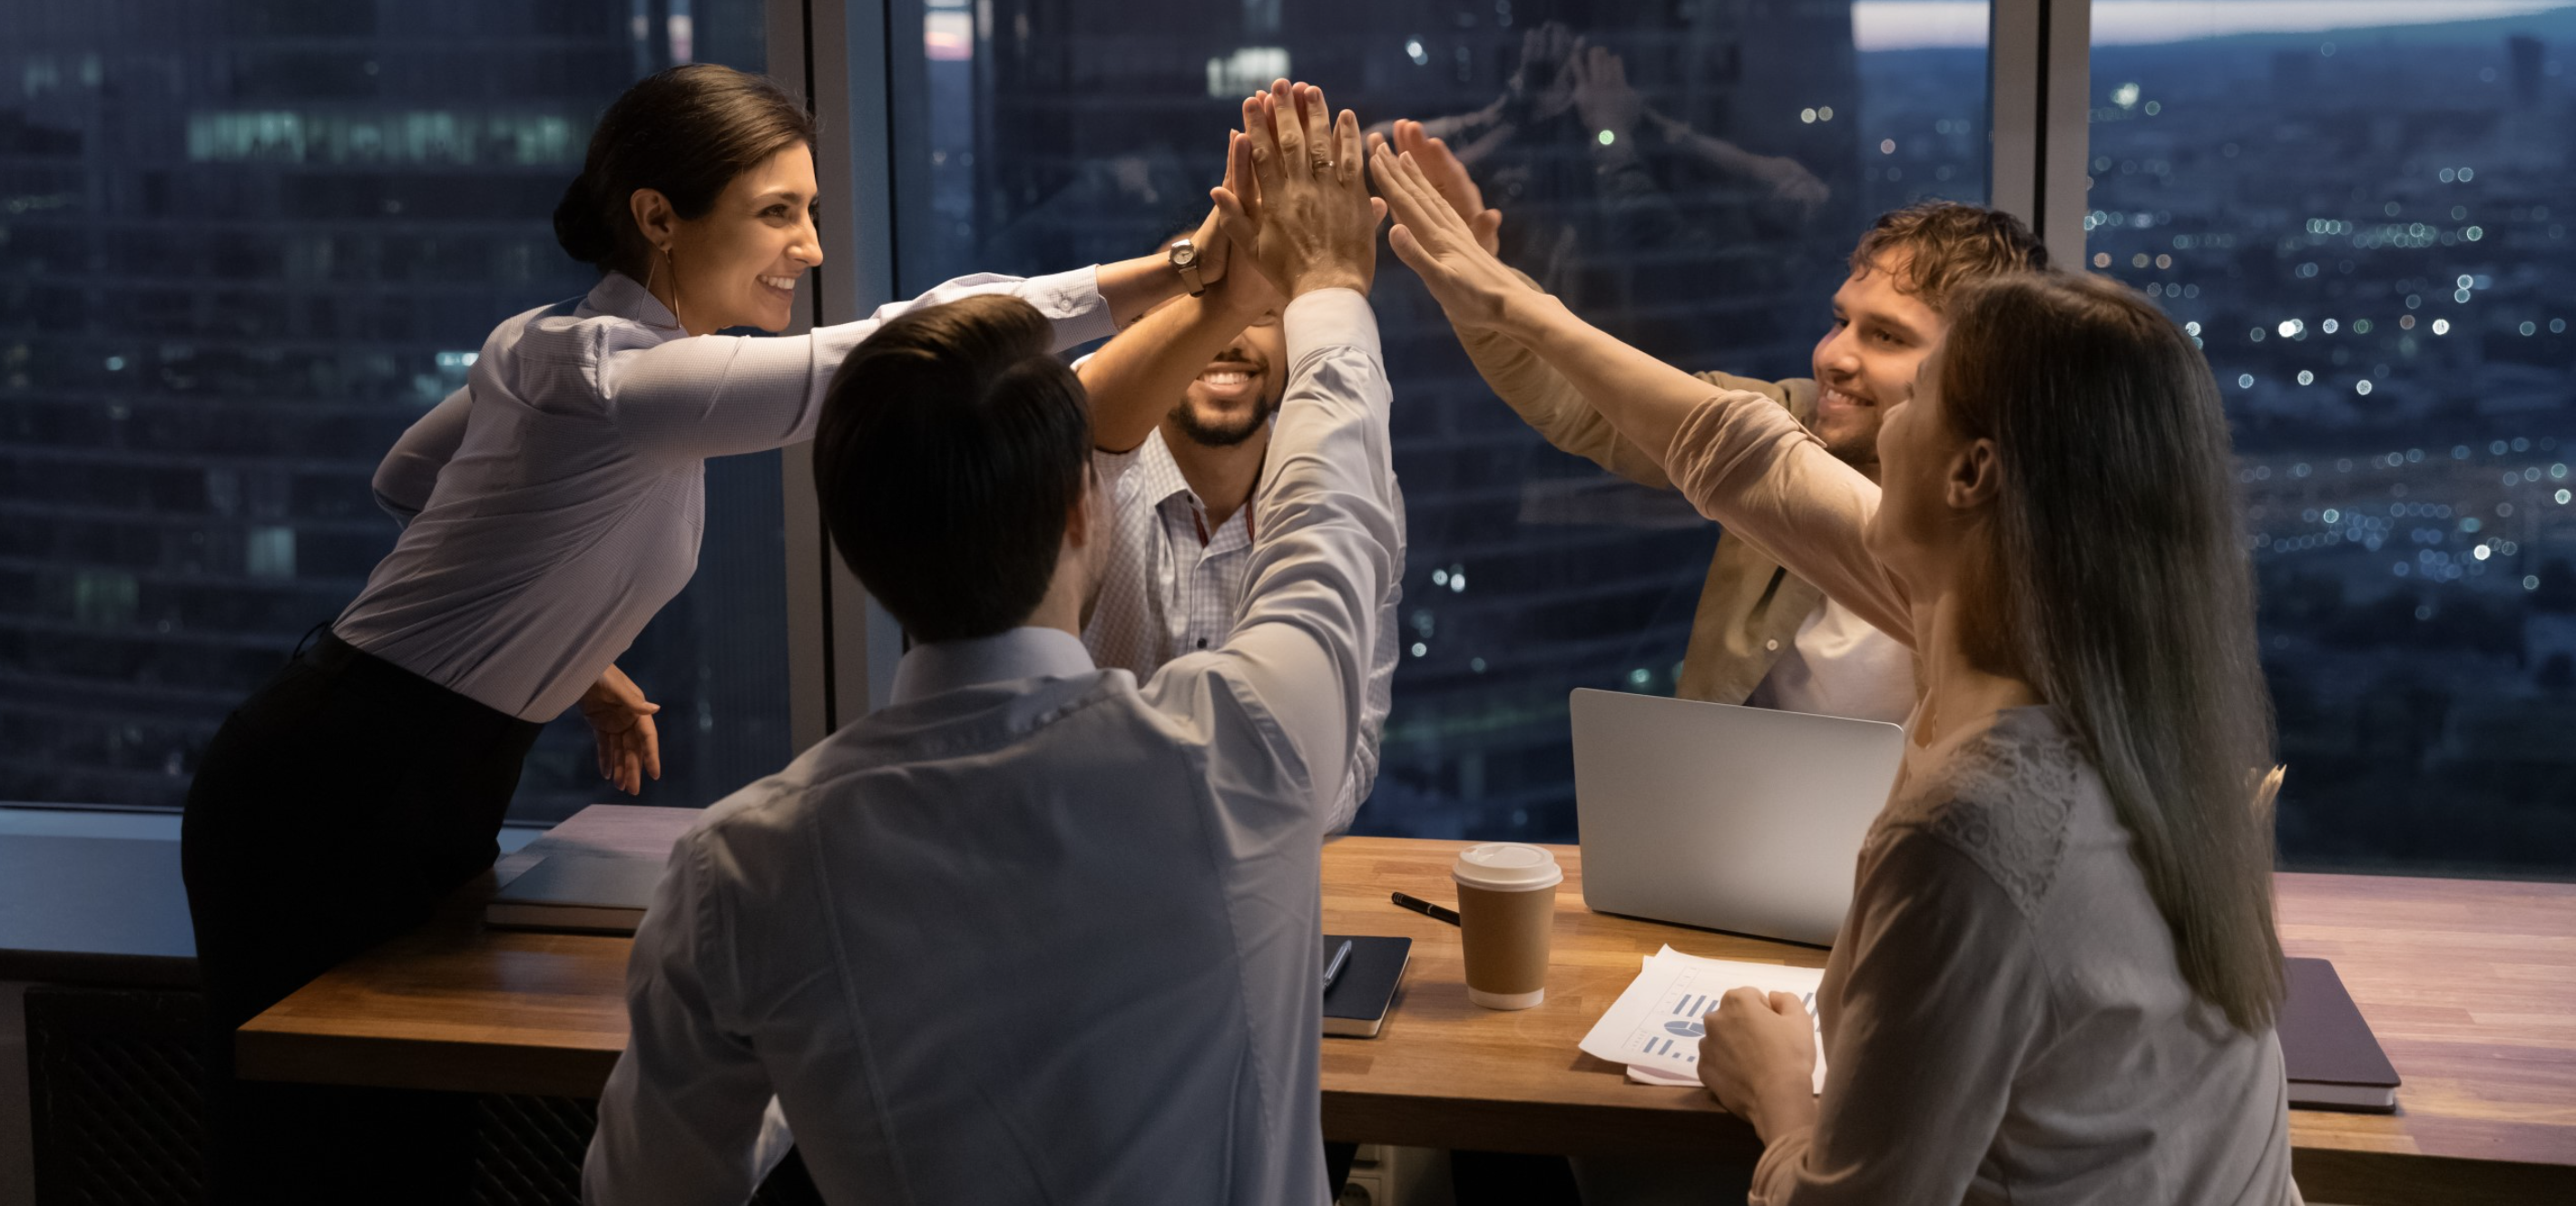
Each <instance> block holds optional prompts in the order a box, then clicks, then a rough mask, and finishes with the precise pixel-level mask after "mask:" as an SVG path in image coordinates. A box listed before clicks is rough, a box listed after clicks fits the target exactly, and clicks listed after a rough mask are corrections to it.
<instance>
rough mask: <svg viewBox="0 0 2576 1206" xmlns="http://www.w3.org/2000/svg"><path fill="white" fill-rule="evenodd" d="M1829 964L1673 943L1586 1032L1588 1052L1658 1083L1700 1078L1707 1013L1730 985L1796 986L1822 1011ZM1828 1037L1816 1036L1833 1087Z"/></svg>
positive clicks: (1821, 1080)
mask: <svg viewBox="0 0 2576 1206" xmlns="http://www.w3.org/2000/svg"><path fill="white" fill-rule="evenodd" d="M1824 979H1825V972H1824V969H1823V968H1817V967H1783V966H1781V965H1779V964H1777V963H1738V962H1734V961H1732V960H1727V959H1702V958H1700V957H1699V956H1697V955H1685V954H1683V953H1681V952H1680V951H1677V950H1674V949H1673V948H1671V947H1669V946H1667V947H1665V948H1664V949H1662V950H1659V951H1656V952H1655V953H1654V954H1652V955H1649V956H1647V957H1646V959H1645V962H1644V968H1643V970H1641V971H1639V972H1638V973H1637V978H1636V979H1635V980H1633V981H1631V982H1629V984H1628V989H1627V991H1625V992H1622V993H1620V994H1619V999H1618V1000H1616V1001H1613V1002H1611V1004H1610V1011H1609V1012H1608V1013H1604V1014H1602V1015H1601V1020H1600V1021H1598V1022H1595V1023H1593V1025H1592V1033H1590V1034H1587V1035H1584V1036H1583V1042H1582V1043H1581V1044H1580V1046H1581V1047H1582V1049H1583V1050H1584V1052H1586V1053H1587V1054H1590V1055H1596V1056H1599V1057H1600V1058H1602V1059H1606V1060H1609V1061H1610V1062H1611V1063H1614V1064H1625V1065H1627V1066H1628V1067H1630V1068H1631V1069H1634V1070H1636V1071H1638V1072H1640V1073H1643V1075H1641V1076H1637V1077H1634V1078H1632V1079H1638V1080H1651V1082H1652V1083H1682V1082H1687V1083H1690V1084H1697V1083H1699V1040H1700V1036H1702V1035H1704V1034H1706V1033H1708V1032H1707V1030H1706V1029H1705V1028H1704V1027H1702V1026H1701V1024H1700V1019H1701V1018H1702V1017H1704V1016H1706V1015H1707V1014H1708V1012H1709V1011H1710V1010H1712V1009H1715V1008H1717V1000H1718V998H1720V997H1723V996H1725V995H1726V994H1727V993H1728V992H1729V991H1730V990H1733V989H1738V988H1746V987H1751V988H1759V989H1761V990H1762V991H1764V992H1793V993H1796V994H1798V996H1799V997H1801V998H1803V999H1804V1000H1805V1001H1806V1003H1807V1014H1808V1016H1809V1017H1813V1016H1815V1012H1816V987H1817V985H1819V984H1822V983H1823V982H1824ZM1824 1052H1825V1045H1824V1036H1823V1035H1822V1034H1821V1033H1819V1034H1818V1035H1817V1036H1816V1091H1817V1092H1819V1093H1822V1092H1824V1091H1825V1054H1824Z"/></svg>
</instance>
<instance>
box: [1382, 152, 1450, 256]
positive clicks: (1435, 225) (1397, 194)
mask: <svg viewBox="0 0 2576 1206" xmlns="http://www.w3.org/2000/svg"><path fill="white" fill-rule="evenodd" d="M1370 166H1371V167H1372V168H1373V169H1374V170H1375V172H1376V175H1377V188H1378V193H1379V195H1381V196H1383V197H1385V198H1386V203H1387V207H1388V208H1389V209H1391V210H1393V211H1394V213H1395V220H1396V221H1397V222H1399V223H1402V224H1403V225H1405V226H1408V227H1410V228H1412V230H1413V236H1414V238H1415V239H1416V240H1418V241H1421V242H1422V243H1423V244H1424V245H1425V246H1426V247H1430V248H1432V249H1434V250H1437V249H1438V245H1439V242H1440V227H1439V221H1440V216H1439V214H1438V213H1437V212H1434V211H1442V210H1447V209H1448V208H1449V206H1448V203H1447V202H1445V201H1441V200H1440V199H1439V198H1438V197H1437V196H1430V197H1427V198H1426V196H1425V194H1426V193H1429V192H1430V188H1429V186H1428V184H1427V182H1425V181H1424V180H1423V179H1422V169H1421V168H1420V167H1419V166H1416V165H1414V164H1413V163H1411V162H1410V161H1409V160H1407V159H1406V158H1405V157H1404V156H1402V155H1398V154H1395V153H1393V152H1392V151H1389V150H1387V149H1385V148H1380V149H1379V150H1378V155H1377V160H1376V162H1374V163H1372V164H1371V165H1370ZM1452 217H1453V218H1454V217H1455V215H1452Z"/></svg>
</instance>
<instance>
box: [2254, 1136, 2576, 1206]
mask: <svg viewBox="0 0 2576 1206" xmlns="http://www.w3.org/2000/svg"><path fill="white" fill-rule="evenodd" d="M2290 1176H2291V1179H2293V1180H2295V1181H2297V1182H2298V1183H2299V1193H2300V1194H2301V1196H2303V1197H2305V1198H2307V1199H2308V1200H2309V1201H2311V1202H2333V1203H2337V1204H2338V1206H2415V1204H2417V1203H2425V1202H2438V1203H2441V1204H2442V1206H2526V1204H2528V1203H2534V1202H2570V1201H2576V1167H2571V1166H2569V1165H2564V1164H2533V1163H2528V1162H2525V1161H2520V1160H2481V1159H2477V1158H2474V1157H2468V1156H2431V1155H2425V1154H2423V1153H2420V1152H2391V1151H2354V1150H2351V1149H2347V1148H2318V1147H2300V1146H2297V1145H2295V1144H2293V1145H2292V1146H2291V1148H2290Z"/></svg>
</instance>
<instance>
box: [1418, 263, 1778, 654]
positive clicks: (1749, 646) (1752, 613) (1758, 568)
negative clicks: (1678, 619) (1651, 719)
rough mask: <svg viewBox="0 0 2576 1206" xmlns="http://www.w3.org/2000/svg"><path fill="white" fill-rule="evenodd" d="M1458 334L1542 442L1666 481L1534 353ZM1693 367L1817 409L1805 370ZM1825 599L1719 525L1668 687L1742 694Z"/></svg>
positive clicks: (1493, 337)
mask: <svg viewBox="0 0 2576 1206" xmlns="http://www.w3.org/2000/svg"><path fill="white" fill-rule="evenodd" d="M1524 279H1526V278H1524ZM1459 338H1460V341H1461V342H1463V343H1464V344H1465V345H1466V348H1467V355H1468V357H1469V358H1470V359H1472V360H1474V361H1475V362H1476V371H1477V372H1479V373H1482V374H1484V377H1485V383H1486V384H1487V385H1490V386H1492V387H1493V390H1494V392H1495V393H1496V394H1499V395H1501V396H1502V399H1503V401H1504V402H1505V403H1506V404H1508V405H1510V407H1511V408H1512V410H1513V411H1514V412H1516V413H1518V414H1519V415H1520V417H1521V420H1522V421H1523V422H1526V423H1528V424H1529V425H1530V426H1531V427H1532V428H1534V429H1536V430H1537V432H1538V433H1539V434H1540V435H1542V436H1545V437H1547V442H1548V443H1550V444H1553V445H1555V446H1557V447H1558V448H1560V449H1562V450H1564V451H1566V452H1570V453H1573V454H1574V455H1576V456H1579V457H1582V458H1584V459H1586V460H1589V461H1591V462H1592V463H1593V464H1596V465H1599V466H1601V467H1602V468H1604V469H1607V470H1609V471H1610V472H1612V473H1616V474H1618V475H1619V476H1621V477H1624V478H1627V479H1628V480H1629V481H1632V482H1635V483H1637V484H1638V485H1641V486H1651V487H1653V488H1655V489H1657V490H1670V489H1672V488H1673V483H1672V480H1671V479H1670V478H1668V477H1666V476H1664V471H1663V469H1662V468H1661V467H1660V466H1658V465H1657V464H1656V458H1654V457H1651V456H1648V455H1646V453H1645V451H1644V450H1643V449H1640V448H1639V447H1637V445H1636V444H1634V443H1632V442H1630V441H1629V440H1628V438H1627V437H1625V436H1622V435H1620V434H1619V432H1618V431H1617V430H1616V429H1615V428H1613V427H1611V426H1610V421H1609V420H1608V419H1605V418H1603V417H1602V416H1601V412H1599V411H1597V410H1594V409H1593V408H1592V406H1591V404H1590V403H1587V402H1585V401H1584V400H1583V395H1582V394H1581V393H1578V392H1576V390H1575V388H1574V385H1573V383H1572V382H1569V381H1567V380H1566V379H1565V378H1564V377H1562V376H1560V375H1558V374H1557V371H1556V370H1555V369H1553V368H1550V367H1548V365H1547V362H1546V361H1543V360H1541V359H1539V358H1538V356H1537V354H1536V353H1533V352H1531V351H1530V350H1529V349H1527V348H1524V347H1522V346H1521V345H1519V344H1517V343H1514V342H1512V341H1511V340H1510V339H1509V338H1506V337H1505V336H1502V335H1500V334H1496V333H1494V332H1491V331H1470V332H1461V333H1460V336H1459ZM1695 375H1696V376H1698V377H1699V379H1700V380H1702V381H1706V382H1708V383H1709V384H1710V385H1712V386H1715V387H1717V388H1719V389H1726V390H1748V391H1751V392H1753V393H1758V394H1762V395H1764V396H1766V397H1768V398H1770V399H1771V400H1772V401H1774V402H1777V403H1779V404H1780V405H1782V406H1784V407H1787V408H1788V410H1789V413H1790V414H1791V415H1793V416H1795V417H1796V418H1797V420H1798V422H1800V423H1801V424H1804V423H1806V422H1808V421H1809V420H1810V419H1812V418H1813V417H1814V415H1815V410H1816V383H1815V382H1813V381H1810V380H1807V379H1806V378H1804V377H1795V378H1791V379H1789V380H1786V381H1758V380H1754V379H1752V378H1749V377H1735V376H1730V375H1728V374H1725V373H1699V374H1695ZM1824 601H1825V594H1824V592H1823V591H1821V590H1819V589H1817V588H1816V587H1813V586H1810V585H1808V584H1807V583H1806V582H1804V581H1802V580H1800V579H1798V578H1796V577H1794V576H1792V575H1791V574H1790V573H1789V571H1788V570H1786V569H1783V568H1781V566H1780V563H1779V562H1777V561H1774V560H1772V559H1771V558H1770V557H1768V556H1766V555H1764V554H1763V553H1761V552H1759V551H1757V550H1755V549H1754V548H1753V546H1751V545H1749V544H1746V543H1745V542H1744V541H1742V540H1740V539H1737V538H1736V536H1735V534H1734V533H1732V532H1728V533H1722V534H1720V535H1719V536H1718V539H1717V553H1716V555H1715V556H1714V557H1712V558H1710V559H1709V563H1708V579H1707V581H1706V582H1704V583H1702V584H1701V586H1700V590H1699V609H1698V611H1697V612H1695V613H1694V614H1693V615H1692V617H1691V634H1690V648H1689V651H1688V652H1687V653H1685V654H1684V655H1683V657H1682V676H1681V681H1680V682H1679V683H1678V684H1677V685H1676V687H1675V689H1674V694H1676V695H1678V696H1680V697H1681V698H1683V699H1704V700H1710V701H1713V702H1716V703H1730V704H1740V703H1743V702H1744V701H1745V699H1746V698H1748V697H1750V696H1751V695H1752V694H1753V688H1754V687H1756V686H1757V685H1759V684H1760V683H1761V682H1762V678H1763V676H1764V675H1766V674H1769V673H1770V672H1771V663H1773V662H1775V661H1778V660H1779V658H1780V654H1781V653H1782V652H1784V651H1785V650H1787V649H1788V648H1789V646H1790V645H1791V644H1792V643H1793V642H1795V641H1796V640H1797V637H1798V627H1799V625H1801V624H1804V623H1806V620H1807V616H1808V615H1809V614H1810V613H1812V612H1814V611H1815V610H1816V608H1818V607H1820V606H1822V605H1823V604H1824Z"/></svg>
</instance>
